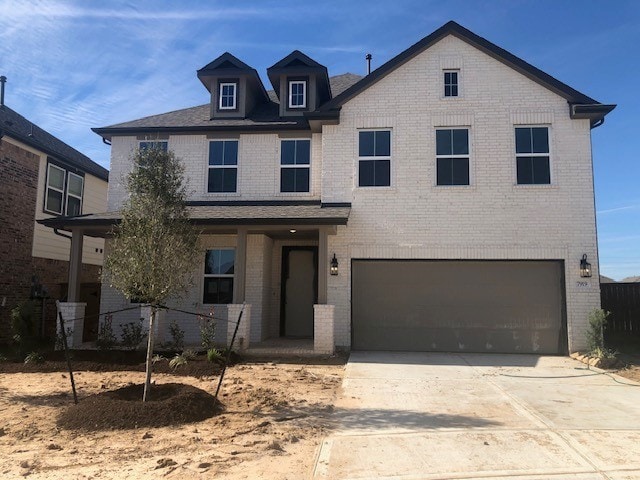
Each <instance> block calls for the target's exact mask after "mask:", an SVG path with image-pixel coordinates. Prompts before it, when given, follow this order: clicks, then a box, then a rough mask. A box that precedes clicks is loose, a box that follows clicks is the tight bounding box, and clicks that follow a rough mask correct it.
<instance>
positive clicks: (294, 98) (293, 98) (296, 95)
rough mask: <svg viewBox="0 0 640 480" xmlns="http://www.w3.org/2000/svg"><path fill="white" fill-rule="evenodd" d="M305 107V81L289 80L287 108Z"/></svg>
mask: <svg viewBox="0 0 640 480" xmlns="http://www.w3.org/2000/svg"><path fill="white" fill-rule="evenodd" d="M306 107H307V82H306V81H305V80H291V81H290V82H289V108H306Z"/></svg>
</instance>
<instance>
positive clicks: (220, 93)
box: [198, 52, 269, 120]
mask: <svg viewBox="0 0 640 480" xmlns="http://www.w3.org/2000/svg"><path fill="white" fill-rule="evenodd" d="M198 78H199V79H200V81H201V82H202V84H203V85H204V86H205V87H206V88H207V90H209V92H210V93H211V119H212V120H213V119H214V118H244V117H246V116H247V115H248V114H249V113H250V112H251V110H253V108H254V107H255V106H256V105H257V104H259V103H264V102H268V101H269V97H268V95H267V92H266V90H265V88H264V85H263V84H262V81H261V80H260V76H259V75H258V72H256V70H255V69H254V68H251V67H250V66H249V65H247V64H246V63H244V62H242V61H241V60H239V59H238V58H236V57H234V56H233V55H231V54H230V53H229V52H226V53H223V54H222V55H220V56H219V57H218V58H216V59H215V60H213V61H212V62H211V63H209V64H208V65H206V66H204V67H202V68H201V69H200V70H198Z"/></svg>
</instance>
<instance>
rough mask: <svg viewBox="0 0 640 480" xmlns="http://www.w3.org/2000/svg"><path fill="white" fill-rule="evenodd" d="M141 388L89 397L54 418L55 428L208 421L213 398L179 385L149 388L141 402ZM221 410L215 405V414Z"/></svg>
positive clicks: (123, 427) (113, 427)
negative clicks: (144, 400)
mask: <svg viewBox="0 0 640 480" xmlns="http://www.w3.org/2000/svg"><path fill="white" fill-rule="evenodd" d="M143 390H144V385H143V384H135V385H129V386H127V387H123V388H119V389H117V390H110V391H107V392H103V393H99V394H97V395H91V396H89V397H87V398H84V399H82V400H80V402H79V403H78V404H77V405H72V406H70V407H68V408H67V409H66V410H64V411H63V412H62V414H61V415H60V416H59V417H58V421H57V425H58V427H60V428H64V429H69V430H82V431H98V430H129V429H136V428H148V427H165V426H168V425H182V424H185V423H192V422H199V421H202V420H204V419H206V418H209V417H212V416H213V415H214V414H215V412H214V410H213V395H211V394H209V393H207V392H205V391H204V390H201V389H199V388H196V387H193V386H191V385H184V384H181V383H165V384H160V385H152V386H151V390H150V391H149V397H148V399H147V401H146V402H144V403H143V402H142V393H143ZM220 408H221V406H220V405H219V404H218V405H216V411H219V409H220Z"/></svg>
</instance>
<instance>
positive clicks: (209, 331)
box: [200, 318, 216, 352]
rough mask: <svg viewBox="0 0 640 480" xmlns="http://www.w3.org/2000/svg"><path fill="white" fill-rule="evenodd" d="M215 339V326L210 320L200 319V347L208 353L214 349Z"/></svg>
mask: <svg viewBox="0 0 640 480" xmlns="http://www.w3.org/2000/svg"><path fill="white" fill-rule="evenodd" d="M215 337H216V324H215V322H214V321H213V319H212V318H202V319H201V320H200V340H201V341H202V347H203V348H204V349H205V350H206V351H207V352H208V351H209V350H211V349H212V348H214V340H215Z"/></svg>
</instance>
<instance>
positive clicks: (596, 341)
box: [587, 308, 611, 353]
mask: <svg viewBox="0 0 640 480" xmlns="http://www.w3.org/2000/svg"><path fill="white" fill-rule="evenodd" d="M610 314H611V312H605V311H604V310H602V309H601V308H594V309H593V310H592V311H591V313H589V327H588V329H587V348H588V349H589V352H590V353H596V352H598V351H600V352H602V351H604V350H605V346H604V326H605V325H606V323H607V318H608V317H609V315H610Z"/></svg>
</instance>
